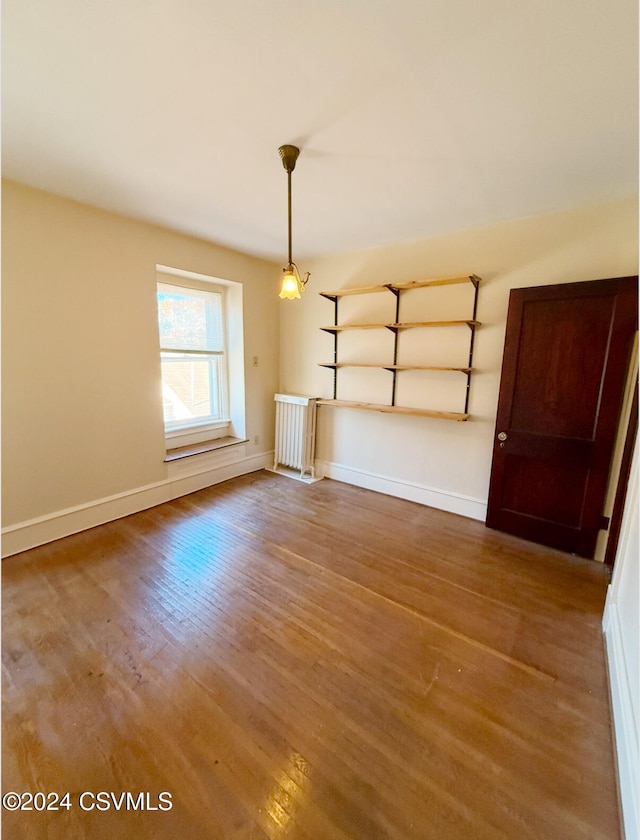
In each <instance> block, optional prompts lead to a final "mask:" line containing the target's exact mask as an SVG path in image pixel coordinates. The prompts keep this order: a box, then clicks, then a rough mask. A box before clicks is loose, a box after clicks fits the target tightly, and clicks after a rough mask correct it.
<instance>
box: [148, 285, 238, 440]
mask: <svg viewBox="0 0 640 840" xmlns="http://www.w3.org/2000/svg"><path fill="white" fill-rule="evenodd" d="M158 324H159V328H160V354H161V361H162V401H163V410H164V423H165V429H166V430H167V431H169V430H171V429H180V428H184V427H185V426H189V427H192V426H196V425H197V426H201V425H203V424H207V425H210V424H212V423H218V422H225V423H226V422H228V420H229V416H228V415H229V412H228V409H227V399H226V391H227V388H226V380H227V376H226V367H227V366H226V358H225V340H224V292H223V291H222V290H220V291H218V290H216V291H200V290H199V289H188V288H184V287H181V286H174V285H172V284H169V283H158Z"/></svg>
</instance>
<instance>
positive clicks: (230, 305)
mask: <svg viewBox="0 0 640 840" xmlns="http://www.w3.org/2000/svg"><path fill="white" fill-rule="evenodd" d="M156 280H157V282H156V301H157V291H158V290H159V287H160V286H161V285H163V286H176V287H180V288H181V289H184V290H185V291H186V292H192V293H193V294H194V295H195V296H196V297H199V296H201V295H202V293H205V294H206V293H211V292H215V293H218V294H222V296H223V297H222V319H223V324H222V329H223V349H222V351H221V352H216V351H211V352H209V351H207V353H206V355H207V356H209V357H212V356H215V357H217V358H219V359H220V362H219V366H220V368H221V370H220V374H221V375H220V376H219V394H218V398H219V399H220V406H221V414H222V416H221V417H220V418H218V419H215V420H212V419H211V418H209V417H207V418H194V419H193V420H188V421H185V420H183V419H182V420H170V421H167V422H164V411H162V417H163V422H164V427H165V439H166V446H167V449H176V448H178V447H181V446H188V445H191V444H199V443H203V442H205V441H209V440H215V439H216V438H220V437H225V436H230V437H236V436H237V437H243V436H244V426H245V420H244V352H243V325H242V285H241V284H240V283H235V282H232V281H227V280H221V279H219V278H216V277H209V276H207V275H203V274H195V273H193V272H188V271H183V270H181V269H175V268H169V267H168V266H160V265H158V266H156ZM205 299H206V298H205ZM230 345H231V349H230ZM158 347H159V350H160V352H159V359H162V353H163V352H166V351H167V350H180V349H181V348H162V347H160V340H159V339H158ZM189 352H191V353H193V351H187V350H185V353H189ZM232 377H233V386H231V385H230V382H231V379H232ZM161 410H162V404H161Z"/></svg>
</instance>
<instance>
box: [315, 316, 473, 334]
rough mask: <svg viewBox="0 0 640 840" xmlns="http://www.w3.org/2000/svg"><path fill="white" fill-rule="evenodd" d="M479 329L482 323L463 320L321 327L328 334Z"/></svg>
mask: <svg viewBox="0 0 640 840" xmlns="http://www.w3.org/2000/svg"><path fill="white" fill-rule="evenodd" d="M465 325H466V326H467V327H479V326H480V321H474V320H472V319H463V320H458V321H405V322H403V323H401V324H329V325H328V326H325V327H320V329H321V330H324V331H325V332H328V333H337V332H344V330H381V329H386V330H393V331H395V330H412V329H415V328H416V327H461V326H465Z"/></svg>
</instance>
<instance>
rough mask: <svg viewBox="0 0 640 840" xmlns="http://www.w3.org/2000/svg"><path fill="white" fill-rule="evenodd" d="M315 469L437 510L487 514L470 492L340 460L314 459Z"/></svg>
mask: <svg viewBox="0 0 640 840" xmlns="http://www.w3.org/2000/svg"><path fill="white" fill-rule="evenodd" d="M316 470H317V473H318V475H325V476H326V477H327V478H334V479H335V480H336V481H343V482H345V484H354V485H356V487H364V488H365V489H366V490H375V491H376V492H378V493H385V494H386V495H387V496H396V497H397V498H399V499H407V500H408V501H410V502H418V503H419V504H421V505H427V506H428V507H433V508H437V509H438V510H446V511H448V512H449V513H458V514H460V516H466V517H467V518H468V519H477V520H479V521H480V522H484V521H485V519H486V518H487V503H486V501H483V500H482V499H474V498H473V497H471V496H463V495H461V494H459V493H450V492H448V491H447V490H438V489H437V488H435V487H428V486H426V485H424V484H416V483H414V482H411V481H403V480H400V479H397V478H390V477H389V476H384V475H377V474H376V473H370V472H365V471H364V470H358V469H355V468H354V467H345V466H344V465H343V464H336V463H334V462H332V461H317V462H316Z"/></svg>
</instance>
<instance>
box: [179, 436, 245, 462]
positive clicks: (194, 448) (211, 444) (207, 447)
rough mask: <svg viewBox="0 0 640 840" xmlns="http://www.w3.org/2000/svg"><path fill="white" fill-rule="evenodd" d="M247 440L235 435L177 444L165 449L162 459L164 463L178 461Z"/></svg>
mask: <svg viewBox="0 0 640 840" xmlns="http://www.w3.org/2000/svg"><path fill="white" fill-rule="evenodd" d="M248 442H249V441H248V440H245V439H243V438H236V437H230V436H228V437H220V438H216V439H215V440H204V441H202V442H201V443H192V444H189V445H188V446H177V447H176V448H175V449H167V455H166V457H165V459H164V462H165V464H167V463H169V462H170V461H179V460H180V459H181V458H190V457H191V456H192V455H202V454H203V453H205V452H215V451H216V450H217V449H226V448H227V447H228V446H237V445H238V444H239V443H248Z"/></svg>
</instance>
